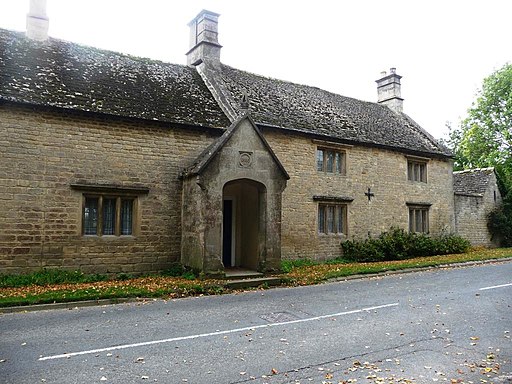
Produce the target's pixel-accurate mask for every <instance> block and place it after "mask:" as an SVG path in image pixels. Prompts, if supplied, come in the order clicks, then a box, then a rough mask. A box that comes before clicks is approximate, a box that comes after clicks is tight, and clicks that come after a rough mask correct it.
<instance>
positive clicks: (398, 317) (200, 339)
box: [0, 262, 512, 384]
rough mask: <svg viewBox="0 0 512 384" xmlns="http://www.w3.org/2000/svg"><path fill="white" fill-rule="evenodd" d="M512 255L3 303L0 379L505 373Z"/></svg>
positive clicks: (367, 379) (469, 377)
mask: <svg viewBox="0 0 512 384" xmlns="http://www.w3.org/2000/svg"><path fill="white" fill-rule="evenodd" d="M511 338H512V262H502V263H493V264H486V265H478V266H466V267H459V268H448V269H437V270H433V271H424V272H416V273H408V274H397V275H390V276H385V277H378V278H368V279H361V280H351V281H343V282H337V283H329V284H324V285H319V286H310V287H299V288H277V289H272V290H264V291H262V290H259V291H251V292H245V293H240V294H232V295H224V296H212V297H198V298H188V299H179V300H170V301H163V300H156V301H150V302H148V303H132V304H119V305H109V306H99V307H87V308H75V309H71V310H49V311H38V312H26V313H13V314H4V315H0V383H41V382H46V383H150V382H160V383H245V382H248V383H344V384H345V383H357V384H360V383H386V384H390V383H433V382H439V383H450V384H454V383H512V339H511Z"/></svg>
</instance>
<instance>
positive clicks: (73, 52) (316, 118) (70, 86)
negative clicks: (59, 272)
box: [0, 29, 450, 157]
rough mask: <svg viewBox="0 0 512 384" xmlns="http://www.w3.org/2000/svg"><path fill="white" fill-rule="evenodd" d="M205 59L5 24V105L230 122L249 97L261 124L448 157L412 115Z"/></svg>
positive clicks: (1, 73) (1, 55)
mask: <svg viewBox="0 0 512 384" xmlns="http://www.w3.org/2000/svg"><path fill="white" fill-rule="evenodd" d="M207 64H208V63H204V64H202V65H200V66H199V67H198V68H197V69H196V68H193V67H188V66H183V65H176V64H168V63H164V62H161V61H156V60H150V59H144V58H138V57H133V56H129V55H124V54H120V53H115V52H111V51H106V50H100V49H96V48H92V47H86V46H81V45H78V44H74V43H70V42H66V41H62V40H58V39H52V38H50V39H48V40H47V41H45V42H37V41H34V40H31V39H28V38H26V37H25V35H24V34H23V33H20V32H12V31H7V30H4V29H0V101H1V100H6V101H12V102H20V103H28V104H33V105H43V106H52V107H59V108H66V109H72V110H78V111H90V112H96V113H104V114H109V115H117V116H122V117H131V118H139V119H146V120H157V121H163V122H172V123H180V124H187V125H193V126H201V127H214V128H227V127H229V126H230V124H231V122H233V121H234V120H236V118H238V117H239V116H240V115H242V114H243V111H241V110H240V100H241V98H242V96H243V94H246V95H247V96H248V99H249V104H250V114H251V117H252V119H253V120H254V122H255V123H256V124H258V125H259V126H260V127H262V126H270V127H276V128H280V129H286V130H289V131H295V132H301V133H305V134H308V135H314V136H316V137H325V138H326V139H328V140H329V139H330V140H337V141H341V142H345V143H352V144H357V143H360V144H363V145H370V146H380V147H385V148H390V149H395V150H400V151H403V152H408V153H418V154H425V155H426V156H430V155H433V156H441V157H446V156H450V152H449V150H448V149H446V148H445V147H443V146H442V145H440V144H439V143H437V141H436V140H435V139H434V138H433V137H432V136H430V135H429V134H428V133H427V132H425V131H424V130H423V129H422V128H421V127H420V126H418V124H416V123H415V122H414V121H413V120H412V119H410V118H409V117H408V116H407V115H405V114H398V113H395V112H393V111H391V110H390V109H389V108H388V107H386V106H383V105H379V104H376V103H371V102H364V101H360V100H356V99H352V98H349V97H344V96H340V95H337V94H334V93H330V92H327V91H324V90H321V89H318V88H315V87H310V86H305V85H299V84H294V83H290V82H285V81H281V80H276V79H270V78H266V77H262V76H258V75H254V74H251V73H248V72H244V71H240V70H237V69H234V68H231V67H229V66H226V65H222V64H216V65H213V66H212V65H207ZM198 71H199V72H200V73H198Z"/></svg>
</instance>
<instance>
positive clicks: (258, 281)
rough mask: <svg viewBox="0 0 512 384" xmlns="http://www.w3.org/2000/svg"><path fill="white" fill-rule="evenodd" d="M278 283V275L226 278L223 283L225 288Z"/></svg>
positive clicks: (279, 280) (279, 282)
mask: <svg viewBox="0 0 512 384" xmlns="http://www.w3.org/2000/svg"><path fill="white" fill-rule="evenodd" d="M263 284H266V285H269V286H271V285H279V284H281V279H280V278H279V277H253V278H249V279H238V280H227V281H226V282H225V283H224V286H225V287H226V288H231V289H243V288H253V287H259V286H260V285H263Z"/></svg>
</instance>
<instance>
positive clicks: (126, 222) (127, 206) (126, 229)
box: [121, 200, 133, 235]
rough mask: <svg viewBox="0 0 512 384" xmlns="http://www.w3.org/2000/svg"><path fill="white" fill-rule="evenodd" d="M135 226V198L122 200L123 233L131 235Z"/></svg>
mask: <svg viewBox="0 0 512 384" xmlns="http://www.w3.org/2000/svg"><path fill="white" fill-rule="evenodd" d="M132 227H133V200H121V235H131V234H132Z"/></svg>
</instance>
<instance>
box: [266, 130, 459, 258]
mask: <svg viewBox="0 0 512 384" xmlns="http://www.w3.org/2000/svg"><path fill="white" fill-rule="evenodd" d="M264 135H265V137H266V139H267V141H268V142H269V144H270V146H271V147H272V148H273V150H274V152H275V153H276V155H277V157H278V158H279V160H280V161H281V162H282V163H283V165H284V167H285V169H286V170H287V171H288V173H289V175H290V180H289V181H288V184H287V187H286V189H285V191H284V193H283V208H282V212H283V215H282V257H283V258H314V259H325V258H331V257H335V256H339V255H340V253H341V247H340V243H341V241H343V240H345V239H347V238H348V239H364V238H366V237H367V236H368V234H370V235H371V236H378V235H379V234H380V233H381V232H383V231H386V230H388V229H389V228H390V227H391V226H396V227H400V228H404V229H406V230H407V229H408V226H409V223H408V221H409V210H408V206H407V204H406V203H408V202H409V203H410V202H412V203H428V204H432V205H431V206H430V210H429V224H430V225H429V227H430V233H432V234H434V235H437V234H441V233H452V232H453V231H454V217H453V181H452V164H451V162H449V161H441V160H436V159H430V160H429V161H428V165H427V168H428V170H427V172H428V182H427V183H421V182H412V181H408V180H407V157H406V156H405V155H404V154H402V153H398V152H392V151H388V150H383V149H375V148H368V147H360V146H343V145H336V144H333V143H322V142H318V141H314V140H312V139H311V138H308V137H306V136H303V137H301V136H298V135H293V136H291V135H290V134H289V133H286V132H283V131H277V130H271V129H266V130H265V131H264ZM317 146H321V147H325V146H328V147H329V148H331V147H332V148H335V149H338V150H340V151H345V153H346V158H347V161H346V164H347V167H346V168H347V170H346V175H345V176H342V175H333V174H327V173H323V172H318V171H317V170H316V148H317ZM368 188H371V192H372V193H374V196H373V197H372V199H371V201H368V197H367V196H366V195H365V192H367V191H368ZM313 196H334V197H347V198H350V199H353V200H352V202H350V203H348V204H347V207H348V214H347V216H348V232H347V235H346V236H345V235H335V234H331V235H325V234H319V233H318V230H317V225H318V224H317V205H318V201H315V200H314V199H313Z"/></svg>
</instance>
